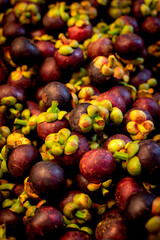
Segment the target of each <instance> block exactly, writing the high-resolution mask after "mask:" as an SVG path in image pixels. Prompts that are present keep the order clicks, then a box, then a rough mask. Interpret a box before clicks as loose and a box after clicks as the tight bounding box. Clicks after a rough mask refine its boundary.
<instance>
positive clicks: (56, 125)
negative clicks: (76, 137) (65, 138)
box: [37, 118, 68, 140]
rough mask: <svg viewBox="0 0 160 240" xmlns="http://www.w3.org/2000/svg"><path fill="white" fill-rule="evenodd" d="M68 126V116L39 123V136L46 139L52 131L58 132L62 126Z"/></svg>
mask: <svg viewBox="0 0 160 240" xmlns="http://www.w3.org/2000/svg"><path fill="white" fill-rule="evenodd" d="M67 127H68V121H67V119H66V118H63V119H61V120H56V121H54V122H50V123H49V122H46V121H44V122H41V123H38V124H37V133H38V136H39V137H40V138H41V139H42V140H45V138H46V137H47V136H48V135H49V134H51V133H57V132H58V131H59V130H60V129H62V128H67Z"/></svg>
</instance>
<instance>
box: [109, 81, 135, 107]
mask: <svg viewBox="0 0 160 240" xmlns="http://www.w3.org/2000/svg"><path fill="white" fill-rule="evenodd" d="M109 92H112V93H115V94H119V95H120V96H122V97H123V99H124V101H125V103H126V106H128V105H130V104H131V102H132V96H131V93H130V92H129V91H128V90H127V89H126V88H125V87H123V86H120V85H117V86H114V87H112V88H111V89H109Z"/></svg>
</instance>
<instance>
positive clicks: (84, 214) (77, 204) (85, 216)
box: [63, 193, 92, 224]
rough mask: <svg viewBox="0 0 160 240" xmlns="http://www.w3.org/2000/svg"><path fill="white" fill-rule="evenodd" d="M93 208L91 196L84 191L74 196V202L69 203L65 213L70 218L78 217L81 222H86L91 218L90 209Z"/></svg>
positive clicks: (64, 210)
mask: <svg viewBox="0 0 160 240" xmlns="http://www.w3.org/2000/svg"><path fill="white" fill-rule="evenodd" d="M91 208H92V200H91V198H90V197H89V196H88V195H87V194H84V193H78V194H76V195H75V196H74V198H73V200H72V202H69V203H67V204H66V205H65V206H64V208H63V214H64V215H65V217H66V218H67V219H69V220H72V219H77V222H78V223H79V224H84V223H85V222H87V221H90V220H91V214H90V212H89V210H90V209H91Z"/></svg>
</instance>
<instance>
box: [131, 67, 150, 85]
mask: <svg viewBox="0 0 160 240" xmlns="http://www.w3.org/2000/svg"><path fill="white" fill-rule="evenodd" d="M151 77H152V72H151V71H150V70H149V69H147V68H144V69H143V70H141V71H139V72H138V73H136V74H134V75H133V76H132V77H131V79H130V82H131V84H132V85H134V86H135V87H136V88H138V87H139V85H140V84H143V83H147V81H148V80H149V79H150V78H151Z"/></svg>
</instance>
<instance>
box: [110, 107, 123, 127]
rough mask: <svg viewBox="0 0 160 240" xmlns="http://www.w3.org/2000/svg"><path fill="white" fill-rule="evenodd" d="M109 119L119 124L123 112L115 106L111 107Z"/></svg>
mask: <svg viewBox="0 0 160 240" xmlns="http://www.w3.org/2000/svg"><path fill="white" fill-rule="evenodd" d="M110 120H111V121H112V122H113V123H114V124H115V125H117V126H119V125H120V124H121V123H122V121H123V113H122V111H121V110H120V109H119V108H117V107H113V108H112V111H111V113H110Z"/></svg>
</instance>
